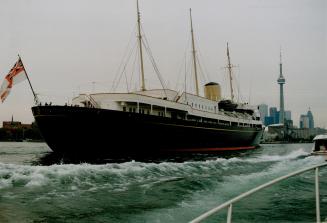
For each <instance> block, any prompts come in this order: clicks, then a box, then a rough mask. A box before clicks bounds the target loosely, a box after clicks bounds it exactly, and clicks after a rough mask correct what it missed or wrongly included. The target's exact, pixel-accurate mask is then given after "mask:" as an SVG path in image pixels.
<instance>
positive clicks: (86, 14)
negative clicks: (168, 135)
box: [0, 0, 327, 127]
mask: <svg viewBox="0 0 327 223" xmlns="http://www.w3.org/2000/svg"><path fill="white" fill-rule="evenodd" d="M0 3H1V4H0V29H1V35H0V76H1V80H0V81H1V82H2V81H3V78H4V76H5V75H6V74H7V72H8V71H9V70H10V68H11V67H12V66H13V64H14V63H15V62H16V60H17V54H18V53H19V54H21V56H22V59H23V62H24V64H25V67H26V70H27V72H28V74H29V76H30V79H31V81H32V84H33V87H34V89H35V91H36V92H37V93H38V94H40V98H41V99H42V100H43V101H53V102H54V103H60V104H63V103H65V102H67V101H71V98H72V97H73V96H76V95H77V94H78V93H79V92H92V91H93V92H104V91H105V92H107V91H110V90H111V88H112V82H113V80H114V78H115V76H117V74H119V72H118V71H117V70H118V68H119V65H120V64H121V63H122V60H123V57H124V54H125V52H129V51H128V50H127V51H126V46H127V45H128V43H129V42H130V43H131V44H130V45H131V48H132V47H133V44H134V42H135V25H136V11H135V10H136V1H135V0H0ZM189 8H192V14H193V24H194V31H195V35H196V45H197V52H198V55H199V56H200V57H199V60H200V62H201V67H202V70H203V71H205V72H201V73H202V74H200V79H201V85H203V84H204V83H205V82H206V81H216V82H219V83H220V84H221V85H222V89H223V96H224V97H228V96H229V93H228V92H229V89H228V88H227V86H228V83H227V82H226V72H225V70H224V69H222V68H223V67H224V66H226V42H227V41H228V42H229V44H230V48H231V57H232V63H233V64H235V65H236V66H237V67H236V68H235V70H234V74H235V76H236V78H237V82H238V85H239V86H238V87H237V88H239V89H240V92H241V95H242V97H238V98H242V99H243V101H246V102H248V101H250V103H251V104H254V105H257V104H260V103H266V104H268V105H269V106H277V107H278V106H279V86H278V85H277V78H278V76H279V51H280V47H282V54H283V71H284V72H283V73H284V77H285V78H286V84H285V85H284V92H285V108H286V110H291V111H292V119H293V120H294V124H295V125H299V124H298V122H299V116H300V114H303V113H306V112H307V111H308V108H309V107H310V108H311V111H312V113H313V115H314V118H315V123H316V125H318V126H320V127H327V101H326V98H327V88H326V86H327V63H326V58H327V57H326V56H327V1H326V0H270V1H268V0H140V9H141V20H142V26H143V29H144V31H145V35H146V38H147V40H148V42H149V44H150V47H151V50H152V53H153V56H154V58H155V60H156V62H157V65H158V68H159V70H160V73H161V75H162V76H163V78H164V80H165V81H166V83H167V85H168V86H169V87H170V88H176V87H178V88H179V90H181V89H182V88H183V87H181V86H183V83H184V82H185V81H184V80H185V78H184V73H185V69H184V67H185V65H184V64H185V62H184V60H185V58H189V56H190V53H191V48H190V45H189V35H190V28H189V24H190V22H189ZM133 61H134V57H133V56H131V59H130V64H131V65H129V66H130V67H133V63H134V62H133ZM187 63H189V62H187ZM186 67H188V66H186ZM145 68H146V70H145V73H146V87H147V88H148V89H150V88H157V87H158V81H156V75H155V73H154V72H153V69H152V68H151V66H150V65H149V60H148V59H146V66H145ZM132 70H133V69H132V68H130V69H127V72H126V77H127V78H125V77H123V78H122V80H124V78H125V79H127V80H129V82H133V80H134V83H129V87H130V88H131V89H132V90H134V89H135V88H137V86H139V84H138V80H139V76H137V74H134V73H133V72H132ZM186 70H187V72H186V73H188V74H187V78H186V79H187V82H188V83H189V84H188V85H189V87H188V89H189V91H192V89H194V88H193V87H191V80H192V76H191V74H190V71H189V69H186ZM204 73H205V74H204ZM133 75H134V76H133ZM204 77H206V78H204ZM123 83H124V82H123V81H121V85H122V86H123ZM192 86H193V85H192ZM118 90H126V88H124V87H120V88H118ZM201 91H202V89H201ZM32 105H33V96H32V93H31V90H30V89H29V86H28V83H27V82H23V83H20V84H19V85H16V86H14V88H13V90H12V92H11V94H10V95H9V97H8V98H7V100H6V101H5V103H3V104H0V121H1V122H2V121H4V120H10V119H11V116H12V115H14V119H15V120H20V121H22V122H24V123H30V122H31V121H32V120H33V116H32V113H31V110H30V107H31V106H32Z"/></svg>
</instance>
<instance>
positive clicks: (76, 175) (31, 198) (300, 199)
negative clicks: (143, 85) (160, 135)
mask: <svg viewBox="0 0 327 223" xmlns="http://www.w3.org/2000/svg"><path fill="white" fill-rule="evenodd" d="M311 146H312V145H311V144H287V145H263V146H262V147H261V148H260V149H257V150H253V151H247V152H238V153H229V154H223V155H192V156H189V157H179V158H176V157H166V158H164V159H158V158H157V159H151V160H129V159H126V160H120V161H119V162H115V161H113V160H109V159H102V160H100V161H101V162H99V160H98V161H97V162H96V163H97V164H91V163H92V162H91V163H85V162H86V161H85V160H80V161H79V162H78V161H76V160H74V162H71V161H70V160H65V159H64V158H60V157H59V158H58V157H55V158H54V157H53V154H51V152H50V150H49V148H48V147H47V146H46V144H43V143H0V222H79V223H80V222H188V221H190V220H192V219H193V218H195V217H197V216H198V215H200V214H201V213H203V212H205V211H206V210H209V209H211V208H213V207H215V206H217V205H219V204H220V203H222V202H224V201H226V200H228V199H230V198H232V197H234V196H236V195H238V194H240V193H242V192H245V191H246V190H248V189H251V188H253V187H255V186H257V185H260V184H262V183H265V182H267V181H269V180H271V179H273V178H276V177H278V176H282V175H285V174H287V173H290V172H292V171H295V170H298V169H302V168H305V167H309V166H312V165H315V164H319V163H323V162H324V160H323V159H322V158H320V157H314V156H309V152H310V150H311ZM87 162H89V161H87ZM99 163H101V164H99ZM326 176H327V168H324V169H322V170H321V179H320V180H321V183H320V190H321V213H322V219H325V218H326V217H327V178H326ZM225 217H226V212H222V214H218V215H215V216H213V217H212V218H210V219H209V220H208V221H207V222H222V221H223V222H225ZM233 220H234V221H235V222H242V223H243V222H244V223H245V222H314V221H315V197H314V175H313V174H312V173H307V174H304V175H301V176H297V177H294V178H291V179H289V180H287V181H285V182H282V183H279V184H277V185H275V186H274V187H272V188H268V189H265V190H263V191H261V192H259V193H258V194H255V195H253V196H251V197H250V198H249V199H246V200H243V201H241V202H239V203H237V204H235V205H234V209H233Z"/></svg>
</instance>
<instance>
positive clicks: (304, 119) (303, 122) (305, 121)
mask: <svg viewBox="0 0 327 223" xmlns="http://www.w3.org/2000/svg"><path fill="white" fill-rule="evenodd" d="M308 128H309V117H308V116H307V115H301V116H300V129H308Z"/></svg>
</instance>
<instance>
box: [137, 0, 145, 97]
mask: <svg viewBox="0 0 327 223" xmlns="http://www.w3.org/2000/svg"><path fill="white" fill-rule="evenodd" d="M136 7H137V27H138V39H139V50H140V67H141V81H142V84H141V91H145V81H144V66H143V52H142V36H141V16H140V10H139V1H138V0H136Z"/></svg>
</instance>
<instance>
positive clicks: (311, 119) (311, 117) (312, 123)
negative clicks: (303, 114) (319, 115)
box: [307, 108, 315, 129]
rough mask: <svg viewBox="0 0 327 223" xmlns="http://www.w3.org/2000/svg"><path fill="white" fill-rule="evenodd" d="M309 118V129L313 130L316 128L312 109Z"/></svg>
mask: <svg viewBox="0 0 327 223" xmlns="http://www.w3.org/2000/svg"><path fill="white" fill-rule="evenodd" d="M307 116H308V118H309V129H313V128H314V127H315V124H314V120H313V115H312V112H311V111H310V108H309V111H308V113H307Z"/></svg>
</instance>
